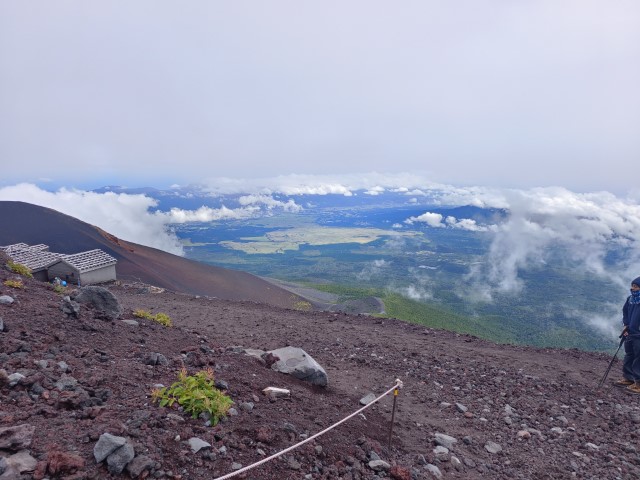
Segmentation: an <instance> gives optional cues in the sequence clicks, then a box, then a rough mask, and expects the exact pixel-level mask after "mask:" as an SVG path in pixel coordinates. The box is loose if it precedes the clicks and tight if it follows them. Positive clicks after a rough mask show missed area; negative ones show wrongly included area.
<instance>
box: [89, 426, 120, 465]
mask: <svg viewBox="0 0 640 480" xmlns="http://www.w3.org/2000/svg"><path fill="white" fill-rule="evenodd" d="M125 443H127V439H126V438H124V437H116V436H115V435H111V434H110V433H103V434H102V435H100V438H99V439H98V442H97V443H96V444H95V446H94V447H93V457H94V458H95V459H96V463H100V462H102V461H104V460H105V459H106V458H107V457H108V456H109V455H111V454H112V453H113V452H114V451H116V450H117V449H118V448H120V447H122V446H123V445H124V444H125Z"/></svg>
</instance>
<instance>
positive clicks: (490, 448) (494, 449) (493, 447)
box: [484, 441, 502, 453]
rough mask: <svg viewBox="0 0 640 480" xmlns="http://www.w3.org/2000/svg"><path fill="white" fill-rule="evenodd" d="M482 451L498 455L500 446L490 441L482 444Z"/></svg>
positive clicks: (500, 449)
mask: <svg viewBox="0 0 640 480" xmlns="http://www.w3.org/2000/svg"><path fill="white" fill-rule="evenodd" d="M484 449H485V450H486V451H487V452H489V453H500V452H501V451H502V447H501V446H500V444H498V443H496V442H492V441H488V442H487V443H485V444H484Z"/></svg>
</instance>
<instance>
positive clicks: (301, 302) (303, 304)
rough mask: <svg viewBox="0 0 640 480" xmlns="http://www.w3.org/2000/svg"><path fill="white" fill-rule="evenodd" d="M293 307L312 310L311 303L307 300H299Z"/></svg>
mask: <svg viewBox="0 0 640 480" xmlns="http://www.w3.org/2000/svg"><path fill="white" fill-rule="evenodd" d="M293 308H294V309H295V310H300V311H302V312H310V311H311V303H310V302H307V301H306V300H299V301H297V302H296V303H294V304H293Z"/></svg>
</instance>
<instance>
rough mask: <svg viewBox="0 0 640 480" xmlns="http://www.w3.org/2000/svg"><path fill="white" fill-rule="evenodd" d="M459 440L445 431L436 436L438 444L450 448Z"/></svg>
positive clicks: (435, 440)
mask: <svg viewBox="0 0 640 480" xmlns="http://www.w3.org/2000/svg"><path fill="white" fill-rule="evenodd" d="M457 441H458V440H457V439H456V438H454V437H451V436H449V435H445V434H444V433H436V434H435V438H434V442H435V443H436V445H441V446H443V447H445V448H447V449H449V450H451V449H452V448H453V444H454V443H456V442H457Z"/></svg>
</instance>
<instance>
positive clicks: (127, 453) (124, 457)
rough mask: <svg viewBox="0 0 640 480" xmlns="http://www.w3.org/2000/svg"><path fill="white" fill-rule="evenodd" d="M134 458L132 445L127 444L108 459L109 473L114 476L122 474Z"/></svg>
mask: <svg viewBox="0 0 640 480" xmlns="http://www.w3.org/2000/svg"><path fill="white" fill-rule="evenodd" d="M133 457H135V452H134V450H133V447H132V446H131V444H130V443H128V442H127V443H125V444H124V445H123V446H121V447H120V448H118V449H117V450H115V451H114V452H113V453H112V454H111V455H109V456H108V457H107V468H108V469H109V473H112V474H114V475H116V474H118V473H122V471H123V470H124V468H125V467H126V466H127V464H128V463H129V462H130V461H131V460H133Z"/></svg>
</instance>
